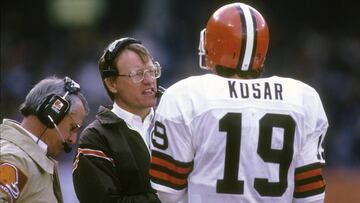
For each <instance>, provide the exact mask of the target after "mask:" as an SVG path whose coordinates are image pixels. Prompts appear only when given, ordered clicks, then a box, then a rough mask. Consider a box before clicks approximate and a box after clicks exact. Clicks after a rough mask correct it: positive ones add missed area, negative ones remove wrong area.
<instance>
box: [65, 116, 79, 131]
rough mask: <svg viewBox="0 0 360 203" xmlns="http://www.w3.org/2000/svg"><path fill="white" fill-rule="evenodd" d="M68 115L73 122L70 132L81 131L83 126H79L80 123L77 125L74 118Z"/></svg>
mask: <svg viewBox="0 0 360 203" xmlns="http://www.w3.org/2000/svg"><path fill="white" fill-rule="evenodd" d="M67 115H68V116H69V117H70V119H71V121H72V122H73V124H72V127H71V130H70V131H77V130H79V129H80V128H81V125H79V124H78V123H76V122H75V120H74V118H73V117H72V116H71V115H70V114H67Z"/></svg>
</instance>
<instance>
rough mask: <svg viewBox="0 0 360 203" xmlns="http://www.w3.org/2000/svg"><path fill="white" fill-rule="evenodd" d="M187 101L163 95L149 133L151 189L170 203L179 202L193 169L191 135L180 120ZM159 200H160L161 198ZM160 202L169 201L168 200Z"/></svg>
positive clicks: (168, 94) (184, 122) (182, 118)
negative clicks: (171, 202)
mask: <svg viewBox="0 0 360 203" xmlns="http://www.w3.org/2000/svg"><path fill="white" fill-rule="evenodd" d="M167 91H168V90H167ZM187 102H188V101H187V100H181V99H180V98H179V97H176V96H174V95H173V94H171V93H169V92H165V94H164V95H163V97H162V99H161V102H160V104H159V106H158V108H157V110H156V113H155V126H154V128H153V130H152V132H151V141H152V142H151V156H152V157H151V167H150V178H151V182H152V187H153V188H154V189H156V190H158V191H159V194H164V195H163V197H164V196H167V197H171V199H172V200H171V201H174V200H179V199H181V198H182V196H183V195H184V194H185V191H186V188H187V178H188V176H189V174H190V172H191V171H192V168H193V159H194V150H193V147H192V143H191V137H190V134H191V133H190V128H189V126H188V125H187V124H186V123H187V121H186V120H185V118H184V115H185V114H187V113H188V112H187V109H189V108H188V107H189V105H190V104H188V103H187ZM166 193H168V194H170V195H167V194H166ZM159 197H160V199H161V198H162V196H161V195H159ZM162 200H166V201H170V200H169V198H166V199H162Z"/></svg>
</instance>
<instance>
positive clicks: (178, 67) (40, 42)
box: [0, 0, 360, 203]
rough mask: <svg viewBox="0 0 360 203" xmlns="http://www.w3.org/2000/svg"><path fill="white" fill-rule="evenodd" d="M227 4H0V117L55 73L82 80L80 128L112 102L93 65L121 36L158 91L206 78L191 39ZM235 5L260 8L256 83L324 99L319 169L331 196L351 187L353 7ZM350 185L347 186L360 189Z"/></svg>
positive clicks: (357, 51) (357, 46)
mask: <svg viewBox="0 0 360 203" xmlns="http://www.w3.org/2000/svg"><path fill="white" fill-rule="evenodd" d="M230 2H235V1H220V0H218V1H216V0H178V1H176V0H36V1H35V0H33V1H19V0H3V1H1V106H0V107H1V115H0V117H1V119H3V118H12V119H16V120H21V115H20V113H19V111H18V107H19V105H20V104H21V102H22V101H23V100H24V99H25V96H26V94H27V92H28V91H29V90H30V89H31V87H32V86H33V85H34V84H35V83H37V82H38V81H39V80H40V79H42V78H44V77H47V76H50V75H57V76H59V77H64V76H70V77H71V78H72V79H74V80H75V81H77V82H78V83H80V85H81V87H82V89H83V91H84V93H85V95H86V96H87V98H88V101H89V103H90V108H91V112H90V115H89V116H88V117H87V119H86V121H85V125H86V124H88V123H89V122H90V121H91V120H93V119H94V116H95V113H96V112H97V109H98V106H99V104H110V103H111V102H110V100H109V99H108V98H107V96H106V94H105V91H104V89H103V86H102V83H101V79H100V76H99V74H98V69H97V61H98V59H99V57H100V56H101V54H102V52H103V50H104V48H105V47H106V46H107V45H108V44H109V43H110V42H112V41H113V40H115V39H117V38H121V37H125V36H130V37H135V38H138V39H139V40H141V41H142V42H143V44H144V45H145V46H147V47H148V48H149V49H150V51H151V52H152V54H153V56H154V58H155V59H157V60H158V61H159V62H160V64H161V65H162V67H163V74H162V77H161V81H160V84H161V85H162V86H164V87H168V86H170V85H171V84H172V83H174V82H176V81H178V80H180V79H183V78H185V77H187V76H190V75H198V74H202V73H205V72H204V71H202V70H200V68H198V67H199V66H198V54H197V53H198V43H199V32H200V30H201V29H202V28H204V27H205V26H206V22H207V20H208V18H209V17H210V15H211V14H212V13H213V12H214V11H215V10H216V9H217V8H219V7H220V6H222V5H224V4H226V3H230ZM242 2H244V3H248V4H250V5H252V6H253V7H255V8H256V9H257V10H259V11H260V12H261V13H262V14H263V16H264V17H265V19H266V20H267V23H268V26H269V30H270V45H269V52H268V55H267V59H266V63H265V64H266V70H265V73H264V76H270V75H278V76H284V77H292V78H295V79H299V80H301V81H303V82H305V83H307V84H309V85H311V86H313V87H314V88H315V89H316V90H317V91H318V92H319V94H320V96H321V98H322V101H323V105H324V108H325V111H326V113H327V116H328V119H329V123H330V127H329V129H328V133H327V137H326V140H325V149H326V160H327V170H326V171H325V172H327V173H326V174H327V176H328V177H329V183H330V184H328V189H329V191H330V195H331V194H332V193H331V191H333V190H334V191H335V190H337V189H334V187H333V186H332V185H331V181H332V179H331V178H334V177H337V176H339V178H340V179H342V180H344V178H343V177H345V175H347V174H353V176H351V177H348V178H347V179H346V180H345V181H347V180H352V179H354V178H352V177H359V171H360V14H359V10H360V3H359V1H355V0H353V1H350V0H343V1H324V0H320V1H316V0H311V1H310V0H303V1H286V0H272V1H269V0H262V1H261V0H258V1H242ZM73 148H76V146H74V147H73ZM75 151H76V150H75V149H74V150H73V151H72V154H71V155H68V154H62V155H61V156H60V158H59V160H60V169H61V174H60V175H61V182H62V189H63V193H64V197H65V202H69V203H72V202H78V201H77V199H76V196H75V194H74V189H73V185H72V177H71V169H72V159H73V157H74V152H75ZM334 171H335V172H334ZM359 180H360V179H359ZM339 181H340V180H337V182H339ZM352 184H353V183H350V186H349V187H351V188H352V189H357V191H359V189H360V187H359V186H358V185H352ZM354 187H355V188H354ZM356 187H358V188H356ZM337 192H339V191H337ZM347 192H348V193H349V194H350V193H351V190H347ZM357 197H359V196H357ZM357 197H356V198H357ZM339 198H340V197H339ZM331 199H332V200H335V199H334V198H331ZM339 200H341V199H339ZM359 200H360V197H359ZM330 201H331V200H329V201H328V202H330ZM334 202H336V201H334Z"/></svg>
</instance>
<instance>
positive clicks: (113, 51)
mask: <svg viewBox="0 0 360 203" xmlns="http://www.w3.org/2000/svg"><path fill="white" fill-rule="evenodd" d="M130 44H142V43H141V41H139V40H137V39H134V38H131V37H124V38H120V39H118V40H115V41H114V42H112V43H111V44H110V45H109V46H108V48H107V49H106V52H105V55H104V59H105V63H106V68H104V69H101V76H102V78H103V79H104V78H107V77H111V76H117V75H118V70H117V68H116V67H115V66H114V59H115V57H116V55H117V54H118V53H119V52H121V51H122V50H123V49H124V48H125V47H126V46H128V45H130Z"/></svg>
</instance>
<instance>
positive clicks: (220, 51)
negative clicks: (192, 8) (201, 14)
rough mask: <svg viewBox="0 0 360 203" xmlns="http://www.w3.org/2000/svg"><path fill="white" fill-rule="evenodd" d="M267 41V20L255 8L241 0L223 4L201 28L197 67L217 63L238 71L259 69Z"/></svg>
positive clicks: (215, 64)
mask: <svg viewBox="0 0 360 203" xmlns="http://www.w3.org/2000/svg"><path fill="white" fill-rule="evenodd" d="M268 44H269V30H268V26H267V23H266V21H265V19H264V18H263V16H262V15H261V14H260V13H259V12H258V11H257V10H256V9H254V8H253V7H251V6H248V5H246V4H243V3H233V4H228V5H225V6H223V7H221V8H219V9H218V10H216V11H215V12H214V13H213V15H212V16H211V17H210V18H209V20H208V22H207V25H206V28H205V29H203V30H202V31H201V32H200V44H199V56H200V67H203V66H204V65H206V66H207V69H208V68H211V67H215V66H217V65H219V66H222V67H227V68H230V69H235V70H237V72H252V71H256V72H258V71H260V72H261V69H262V67H263V64H264V61H265V56H266V53H267V49H268ZM205 50H206V51H205ZM203 55H205V57H204V56H203ZM204 61H205V62H206V64H204V63H203V62H204ZM201 62H202V63H201Z"/></svg>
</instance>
